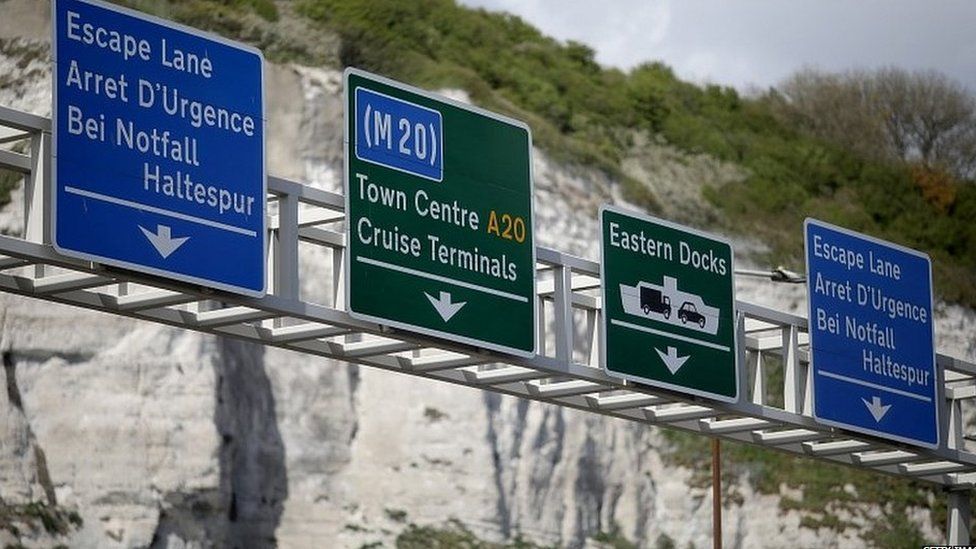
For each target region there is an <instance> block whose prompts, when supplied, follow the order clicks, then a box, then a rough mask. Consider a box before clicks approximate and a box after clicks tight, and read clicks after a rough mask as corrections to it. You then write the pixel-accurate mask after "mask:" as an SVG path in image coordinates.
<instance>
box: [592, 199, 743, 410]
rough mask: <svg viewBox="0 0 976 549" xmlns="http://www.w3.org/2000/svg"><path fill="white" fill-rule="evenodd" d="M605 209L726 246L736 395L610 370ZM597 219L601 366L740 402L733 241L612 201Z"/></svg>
mask: <svg viewBox="0 0 976 549" xmlns="http://www.w3.org/2000/svg"><path fill="white" fill-rule="evenodd" d="M604 212H611V213H614V214H617V215H623V216H627V217H631V218H633V219H636V220H638V221H643V222H646V223H653V224H657V225H663V226H664V227H667V228H669V229H673V230H676V231H681V232H686V233H689V234H692V235H695V236H697V237H699V238H704V239H707V240H713V241H715V242H718V243H721V244H725V245H726V246H728V247H729V252H730V253H729V257H730V259H731V265H730V269H729V273H730V274H729V276H730V278H731V281H732V284H731V289H732V322H733V329H732V345H731V349H732V359H733V360H732V363H733V374H734V375H735V385H734V386H735V395H734V396H732V397H729V396H728V395H723V394H720V393H711V392H708V391H702V390H699V389H695V388H691V387H685V386H683V385H677V384H674V383H668V382H666V381H660V380H657V379H650V378H642V377H639V376H634V375H630V374H622V373H619V372H614V371H612V370H610V369H609V368H608V362H607V352H608V351H609V348H608V345H607V325H608V324H609V323H610V321H611V319H610V315H609V314H607V307H606V296H607V287H606V286H607V276H606V265H607V262H606V250H605V249H604V241H605V240H606V235H605V234H604V233H603V230H604V220H603V214H604ZM599 223H600V291H601V295H602V297H603V314H602V315H601V316H602V317H603V319H602V321H601V322H600V343H601V346H600V360H601V364H602V366H603V371H604V373H606V374H607V375H608V376H610V377H615V378H620V379H626V380H628V381H633V382H636V383H640V384H643V385H648V386H652V387H660V388H662V389H668V390H671V391H676V392H679V393H685V394H689V395H692V396H698V397H705V398H709V399H713V400H718V401H721V402H727V403H737V402H739V400H740V397H741V396H742V394H741V393H742V392H741V386H740V383H741V380H740V377H739V368H740V366H741V365H740V361H739V338H738V334H737V332H736V329H735V326H734V325H735V324H736V323H737V320H738V309H737V307H736V303H737V302H736V299H735V247H734V246H733V245H732V241H731V240H729V239H727V238H724V237H721V236H718V235H714V234H710V233H706V232H704V231H700V230H698V229H694V228H691V227H686V226H684V225H680V224H678V223H674V222H671V221H667V220H664V219H661V218H659V217H654V216H652V215H647V214H644V213H640V212H636V211H633V210H628V209H625V208H621V207H618V206H614V205H611V204H604V205H602V206H601V207H600V212H599Z"/></svg>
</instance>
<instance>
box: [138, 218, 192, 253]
mask: <svg viewBox="0 0 976 549" xmlns="http://www.w3.org/2000/svg"><path fill="white" fill-rule="evenodd" d="M139 229H140V230H141V231H142V234H144V235H146V238H148V239H149V242H150V243H151V244H152V245H153V247H154V248H156V251H157V252H159V255H161V256H163V259H166V258H167V257H169V256H170V254H172V253H173V252H175V251H176V249H177V248H179V247H180V246H182V245H183V243H184V242H186V241H187V240H189V239H190V237H188V236H183V237H180V238H172V233H171V231H172V229H170V228H169V227H167V226H166V225H156V232H155V233H154V232H152V231H150V230H149V229H146V228H145V227H143V226H142V225H139Z"/></svg>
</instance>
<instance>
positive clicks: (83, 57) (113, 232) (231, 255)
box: [51, 0, 266, 296]
mask: <svg viewBox="0 0 976 549" xmlns="http://www.w3.org/2000/svg"><path fill="white" fill-rule="evenodd" d="M53 21H54V25H53V26H54V40H53V44H54V60H55V69H54V79H55V84H54V116H53V117H54V125H53V128H54V130H53V131H54V148H53V156H54V162H53V177H52V180H53V182H54V192H53V193H52V195H53V208H54V215H53V216H52V218H53V220H54V221H53V223H54V226H53V228H52V231H51V232H52V234H53V236H54V245H55V247H56V249H57V250H58V251H59V252H61V253H63V254H65V255H69V256H74V257H79V258H82V259H86V260H89V261H96V262H99V263H104V264H107V265H113V266H117V267H123V268H128V269H133V270H136V271H141V272H145V273H149V274H153V275H159V276H164V277H169V278H174V279H177V280H181V281H184V282H191V283H194V284H199V285H202V286H206V287H212V288H216V289H221V290H227V291H231V292H236V293H242V294H245V295H250V296H261V295H263V294H264V267H265V238H266V236H265V191H266V180H265V155H264V131H265V130H264V127H265V124H264V91H263V90H264V86H263V67H264V58H263V57H262V55H261V52H260V51H258V50H256V49H254V48H250V47H247V46H244V45H241V44H236V43H233V42H230V41H227V40H224V39H221V38H219V37H216V36H211V35H206V34H203V33H201V32H199V31H196V30H193V29H190V28H186V27H183V26H179V25H176V24H174V23H170V22H168V21H163V20H160V19H156V18H153V17H149V16H146V15H143V14H140V13H138V12H135V11H131V10H127V9H124V8H120V7H118V6H114V5H111V4H106V3H103V2H98V1H94V0H55V2H54V7H53Z"/></svg>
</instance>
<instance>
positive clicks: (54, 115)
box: [47, 0, 268, 298]
mask: <svg viewBox="0 0 976 549" xmlns="http://www.w3.org/2000/svg"><path fill="white" fill-rule="evenodd" d="M76 1H78V2H82V3H85V4H90V5H92V6H96V7H99V8H103V9H106V10H110V11H114V12H116V13H120V14H122V15H126V16H129V17H134V18H136V19H141V20H143V21H146V22H149V23H154V24H157V25H161V26H164V27H167V28H170V29H173V30H177V31H180V32H185V33H187V34H191V35H193V36H197V37H199V38H203V39H206V40H210V41H213V42H218V43H221V44H223V45H225V46H229V47H232V48H235V49H238V50H242V51H245V52H247V53H250V54H254V55H257V56H258V58H259V59H260V64H261V84H260V85H261V136H262V139H261V199H262V205H261V210H262V215H261V235H262V237H261V238H262V242H261V249H262V254H263V256H264V260H263V261H262V262H261V269H262V271H263V272H262V276H261V280H262V284H261V290H259V291H255V290H253V289H251V288H245V287H241V286H235V285H232V284H224V283H222V282H219V281H215V280H209V279H205V278H199V277H195V276H191V275H185V274H182V273H174V272H171V271H167V270H165V269H159V268H156V267H150V266H147V265H141V264H138V263H132V262H128V261H123V260H119V259H114V258H110V257H103V256H100V255H95V254H88V253H84V252H79V251H75V250H69V249H65V248H62V247H61V246H59V245H58V230H57V229H58V227H57V220H58V215H57V214H58V173H57V165H58V162H57V157H58V83H57V81H56V80H57V77H58V72H57V67H56V63H57V61H58V4H60V2H61V0H51V59H52V63H51V64H52V80H54V82H53V85H52V101H51V178H50V183H49V185H48V189H47V191H48V195H49V196H50V200H51V221H50V224H51V245H52V247H53V248H54V250H55V251H56V252H58V253H59V254H61V255H64V256H68V257H74V258H77V259H81V260H84V261H92V262H96V263H102V264H105V265H110V266H113V267H121V268H123V269H130V270H133V271H138V272H141V273H146V274H150V275H155V276H159V277H163V278H168V279H172V280H177V281H180V282H187V283H190V284H195V285H199V286H202V287H206V288H213V289H216V290H223V291H226V292H231V293H235V294H241V295H245V296H247V297H253V298H261V297H264V296H265V295H266V292H267V288H268V277H267V264H268V216H267V211H268V205H267V201H268V199H267V197H268V150H267V149H268V136H267V129H268V124H267V97H266V93H265V89H264V83H265V74H264V61H265V60H264V54H263V53H262V52H261V50H260V49H258V48H255V47H253V46H249V45H247V44H242V43H240V42H235V41H233V40H230V39H227V38H224V37H223V36H219V35H216V34H213V33H209V32H205V31H202V30H199V29H194V28H192V27H188V26H186V25H182V24H180V23H175V22H173V21H169V20H167V19H163V18H160V17H156V16H154V15H149V14H147V13H143V12H141V11H137V10H133V9H129V8H125V7H122V6H117V5H115V4H110V3H108V2H104V1H103V0H76Z"/></svg>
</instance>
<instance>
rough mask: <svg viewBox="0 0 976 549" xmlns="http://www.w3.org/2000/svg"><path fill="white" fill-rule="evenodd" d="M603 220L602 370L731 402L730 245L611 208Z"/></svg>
mask: <svg viewBox="0 0 976 549" xmlns="http://www.w3.org/2000/svg"><path fill="white" fill-rule="evenodd" d="M600 223H601V225H602V227H603V240H602V246H601V254H602V262H601V268H602V276H601V278H602V280H603V311H604V314H603V335H604V339H603V341H604V343H605V344H604V346H603V353H604V357H603V358H604V362H603V363H604V365H605V367H606V370H607V373H608V374H610V375H613V376H617V377H622V378H625V379H629V380H631V381H636V382H639V383H646V384H648V385H655V386H658V387H664V388H666V389H673V390H675V391H680V392H683V393H690V394H692V395H698V396H706V397H710V398H715V399H718V400H724V401H727V402H732V401H735V400H736V399H737V398H738V386H739V384H738V373H737V369H736V347H735V325H734V324H735V312H734V306H735V296H734V290H735V285H734V283H733V280H732V272H733V255H732V245H731V244H730V243H729V242H728V241H726V240H724V239H721V238H718V237H715V236H711V235H708V234H705V233H702V232H699V231H696V230H694V229H690V228H687V227H682V226H680V225H676V224H674V223H669V222H667V221H663V220H660V219H656V218H653V217H648V216H643V215H637V214H634V213H629V212H625V211H624V210H620V209H617V208H612V207H610V206H604V207H603V208H602V209H601V210H600Z"/></svg>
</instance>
